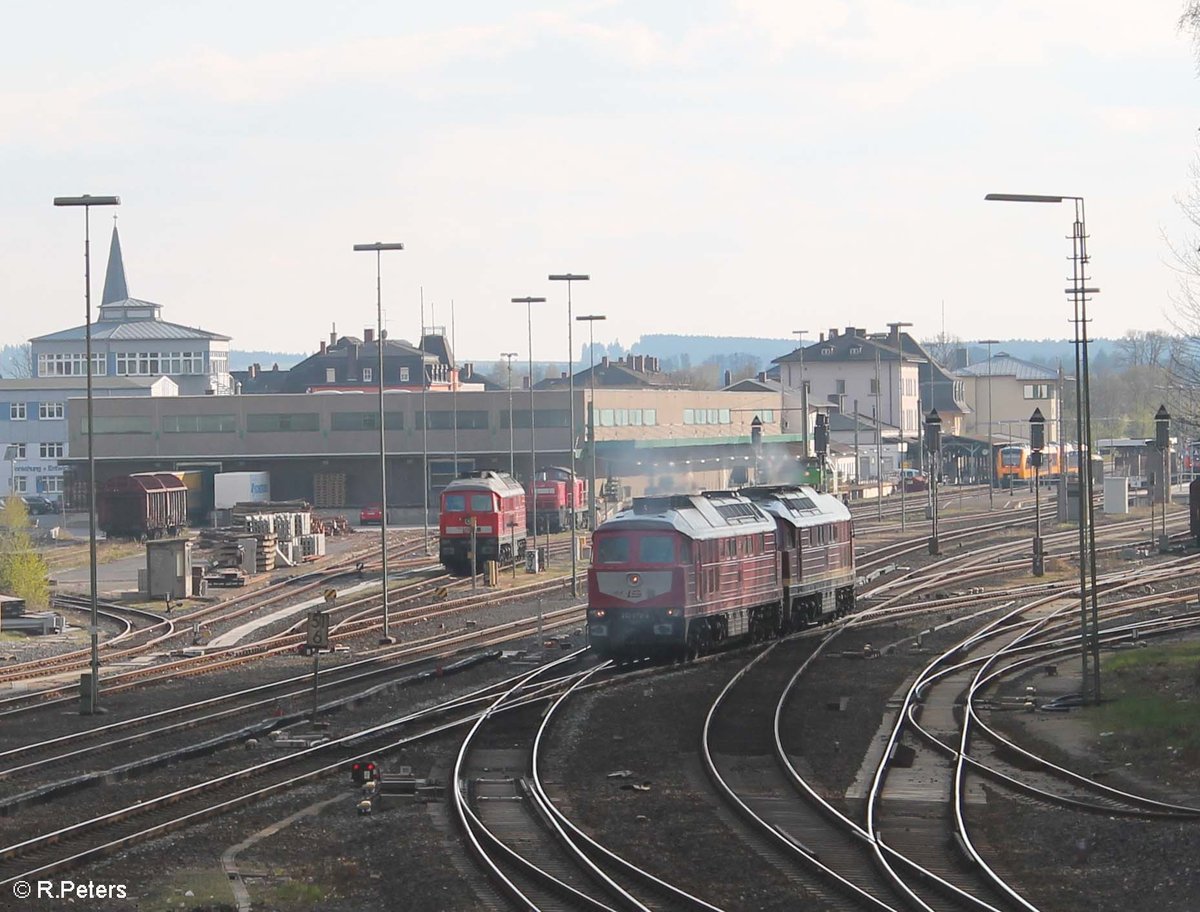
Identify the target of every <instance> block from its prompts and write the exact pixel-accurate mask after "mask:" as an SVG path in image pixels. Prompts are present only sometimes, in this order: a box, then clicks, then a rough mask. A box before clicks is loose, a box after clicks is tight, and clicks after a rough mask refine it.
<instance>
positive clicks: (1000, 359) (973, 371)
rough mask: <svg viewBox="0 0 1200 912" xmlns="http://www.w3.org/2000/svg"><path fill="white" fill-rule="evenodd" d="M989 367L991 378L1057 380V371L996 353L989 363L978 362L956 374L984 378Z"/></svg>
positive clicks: (1002, 353) (1005, 354)
mask: <svg viewBox="0 0 1200 912" xmlns="http://www.w3.org/2000/svg"><path fill="white" fill-rule="evenodd" d="M989 364H990V365H991V375H992V376H993V377H1015V378H1016V379H1018V380H1057V379H1058V371H1056V370H1054V369H1053V368H1049V367H1046V366H1045V365H1043V364H1035V363H1034V362H1032V361H1025V360H1024V359H1022V358H1014V357H1013V356H1012V355H1010V354H1008V353H1007V352H996V354H995V355H993V356H992V358H991V360H990V361H980V362H979V363H978V364H972V365H969V366H968V367H963V368H960V369H959V371H958V373H960V374H963V375H964V376H967V377H986V376H987V375H988V372H989V368H988V365H989Z"/></svg>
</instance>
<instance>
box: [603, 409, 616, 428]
mask: <svg viewBox="0 0 1200 912" xmlns="http://www.w3.org/2000/svg"><path fill="white" fill-rule="evenodd" d="M613 419H614V415H613V410H612V409H606V408H602V409H600V427H612V426H613Z"/></svg>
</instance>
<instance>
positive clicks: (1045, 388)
mask: <svg viewBox="0 0 1200 912" xmlns="http://www.w3.org/2000/svg"><path fill="white" fill-rule="evenodd" d="M1052 389H1053V387H1052V386H1051V385H1050V384H1049V383H1026V384H1025V398H1026V399H1051V398H1053V395H1054V394H1053V393H1052V392H1051V390H1052Z"/></svg>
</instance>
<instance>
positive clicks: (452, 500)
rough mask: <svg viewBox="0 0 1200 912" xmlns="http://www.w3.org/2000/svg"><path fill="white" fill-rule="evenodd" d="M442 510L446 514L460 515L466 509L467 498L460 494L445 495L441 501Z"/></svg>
mask: <svg viewBox="0 0 1200 912" xmlns="http://www.w3.org/2000/svg"><path fill="white" fill-rule="evenodd" d="M442 509H443V510H445V511H446V512H447V513H462V512H463V511H465V510H466V509H467V498H466V497H464V496H463V495H462V494H447V495H445V497H444V498H443V499H442Z"/></svg>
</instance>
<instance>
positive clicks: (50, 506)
mask: <svg viewBox="0 0 1200 912" xmlns="http://www.w3.org/2000/svg"><path fill="white" fill-rule="evenodd" d="M21 500H23V501H25V509H26V510H28V511H29V512H30V514H32V515H38V516H43V515H46V514H48V513H57V512H58V504H56V503H55V502H54V501H52V500H51V499H50V498H49V497H41V496H40V495H22V497H21Z"/></svg>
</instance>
